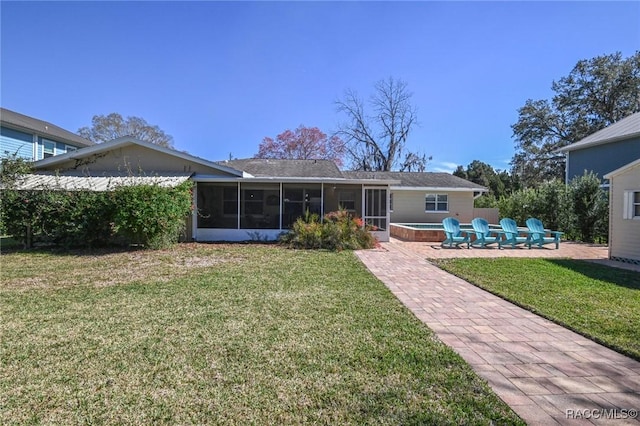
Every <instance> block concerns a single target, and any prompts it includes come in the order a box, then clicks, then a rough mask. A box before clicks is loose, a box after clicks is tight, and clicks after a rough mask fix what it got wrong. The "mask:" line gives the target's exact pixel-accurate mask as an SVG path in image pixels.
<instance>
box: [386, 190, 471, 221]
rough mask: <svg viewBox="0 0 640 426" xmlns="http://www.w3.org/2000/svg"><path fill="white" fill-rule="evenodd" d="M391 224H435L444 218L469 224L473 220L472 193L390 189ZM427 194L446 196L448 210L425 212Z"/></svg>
mask: <svg viewBox="0 0 640 426" xmlns="http://www.w3.org/2000/svg"><path fill="white" fill-rule="evenodd" d="M391 193H392V194H393V211H392V212H391V222H392V223H437V222H441V221H442V219H444V218H445V217H449V216H451V217H455V218H456V219H458V220H459V221H460V222H463V223H464V222H466V223H469V222H471V220H472V219H473V193H472V192H446V191H426V190H421V191H415V190H413V191H412V190H397V189H392V190H391ZM427 194H446V195H448V201H449V210H448V211H447V212H443V213H431V212H425V196H426V195H427Z"/></svg>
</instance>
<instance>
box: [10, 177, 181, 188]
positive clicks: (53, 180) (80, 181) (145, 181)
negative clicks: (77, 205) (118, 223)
mask: <svg viewBox="0 0 640 426" xmlns="http://www.w3.org/2000/svg"><path fill="white" fill-rule="evenodd" d="M191 175H192V174H191V173H162V174H161V175H153V176H130V175H120V174H110V175H102V176H83V175H67V174H65V175H57V174H55V173H37V174H29V175H25V176H23V177H21V178H20V179H19V181H18V182H17V183H16V188H17V189H19V190H24V191H26V190H40V189H44V188H52V189H62V190H66V191H80V190H84V191H110V190H113V189H115V188H116V187H119V186H132V185H159V186H162V187H165V188H173V187H176V186H178V185H180V184H181V183H183V182H185V181H187V180H189V178H190V177H191Z"/></svg>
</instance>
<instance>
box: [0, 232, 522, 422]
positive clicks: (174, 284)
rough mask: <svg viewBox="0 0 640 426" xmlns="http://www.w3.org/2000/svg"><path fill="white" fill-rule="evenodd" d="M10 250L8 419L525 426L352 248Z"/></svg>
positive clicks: (3, 401)
mask: <svg viewBox="0 0 640 426" xmlns="http://www.w3.org/2000/svg"><path fill="white" fill-rule="evenodd" d="M0 260H1V261H2V271H1V273H2V281H1V284H0V317H1V318H2V321H1V323H0V336H1V338H0V424H40V423H47V424H85V423H90V424H251V423H253V424H305V423H320V424H523V423H522V422H521V420H520V419H519V418H518V417H517V416H516V415H515V414H514V413H513V412H512V411H511V410H510V409H509V408H508V407H507V406H506V405H505V404H504V403H503V402H502V401H501V400H499V399H498V398H497V396H496V395H495V394H493V393H492V392H491V390H490V389H489V388H488V386H487V385H486V383H485V382H484V381H483V380H481V379H480V378H479V377H478V376H477V375H475V374H474V373H473V372H472V370H471V369H470V367H469V366H468V365H467V364H466V363H464V361H463V360H462V359H461V358H460V357H459V356H457V355H456V354H455V353H454V352H453V351H452V350H450V349H449V348H447V347H446V346H444V345H443V344H442V343H441V342H439V341H438V340H437V339H436V338H434V335H433V334H432V332H431V331H430V330H429V329H428V328H427V327H426V326H424V325H423V324H422V323H421V322H420V321H419V320H417V319H416V318H415V317H414V316H413V315H412V314H411V313H410V312H409V311H408V310H407V309H406V308H404V307H403V306H402V305H401V304H400V303H399V301H398V300H397V299H396V298H395V297H393V295H392V294H391V293H390V292H389V291H388V290H387V289H386V287H385V286H384V285H383V284H382V283H380V282H379V281H378V280H377V279H375V278H374V277H373V276H372V275H371V274H369V273H368V271H367V270H366V269H365V268H364V266H363V265H362V264H361V263H360V262H359V261H358V260H357V259H356V257H355V256H354V255H353V253H350V252H342V253H329V252H318V251H294V250H286V249H282V248H280V247H277V246H259V245H202V244H184V245H179V246H177V247H176V248H174V249H171V250H162V251H155V252H150V251H133V252H99V251H98V252H79V253H70V254H56V253H55V252H47V251H40V252H14V253H8V254H3V255H2V257H1V258H0Z"/></svg>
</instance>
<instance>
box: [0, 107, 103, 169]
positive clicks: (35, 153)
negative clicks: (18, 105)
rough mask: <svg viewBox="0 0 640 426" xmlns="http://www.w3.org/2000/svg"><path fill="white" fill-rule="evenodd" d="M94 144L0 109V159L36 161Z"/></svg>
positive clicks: (53, 126) (46, 123) (54, 126)
mask: <svg viewBox="0 0 640 426" xmlns="http://www.w3.org/2000/svg"><path fill="white" fill-rule="evenodd" d="M92 145H95V144H94V143H93V142H92V141H90V140H88V139H85V138H83V137H80V136H78V135H76V134H75V133H71V132H70V131H68V130H65V129H63V128H61V127H58V126H56V125H55V124H51V123H48V122H46V121H42V120H38V119H37V118H32V117H29V116H26V115H24V114H19V113H17V112H14V111H11V110H8V109H6V108H0V158H6V157H11V156H13V155H14V154H15V155H17V156H18V157H20V158H24V159H25V160H27V161H37V160H42V159H44V158H49V157H53V156H54V155H60V154H66V153H67V152H71V151H75V150H77V149H80V148H84V147H87V146H92Z"/></svg>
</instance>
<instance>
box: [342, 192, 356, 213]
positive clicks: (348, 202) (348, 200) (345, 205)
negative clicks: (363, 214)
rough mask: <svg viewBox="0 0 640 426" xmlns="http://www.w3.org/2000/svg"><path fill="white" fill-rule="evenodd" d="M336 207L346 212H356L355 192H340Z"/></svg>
mask: <svg viewBox="0 0 640 426" xmlns="http://www.w3.org/2000/svg"><path fill="white" fill-rule="evenodd" d="M338 206H340V208H341V209H344V210H348V211H352V212H354V211H356V193H355V191H340V193H339V194H338Z"/></svg>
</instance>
